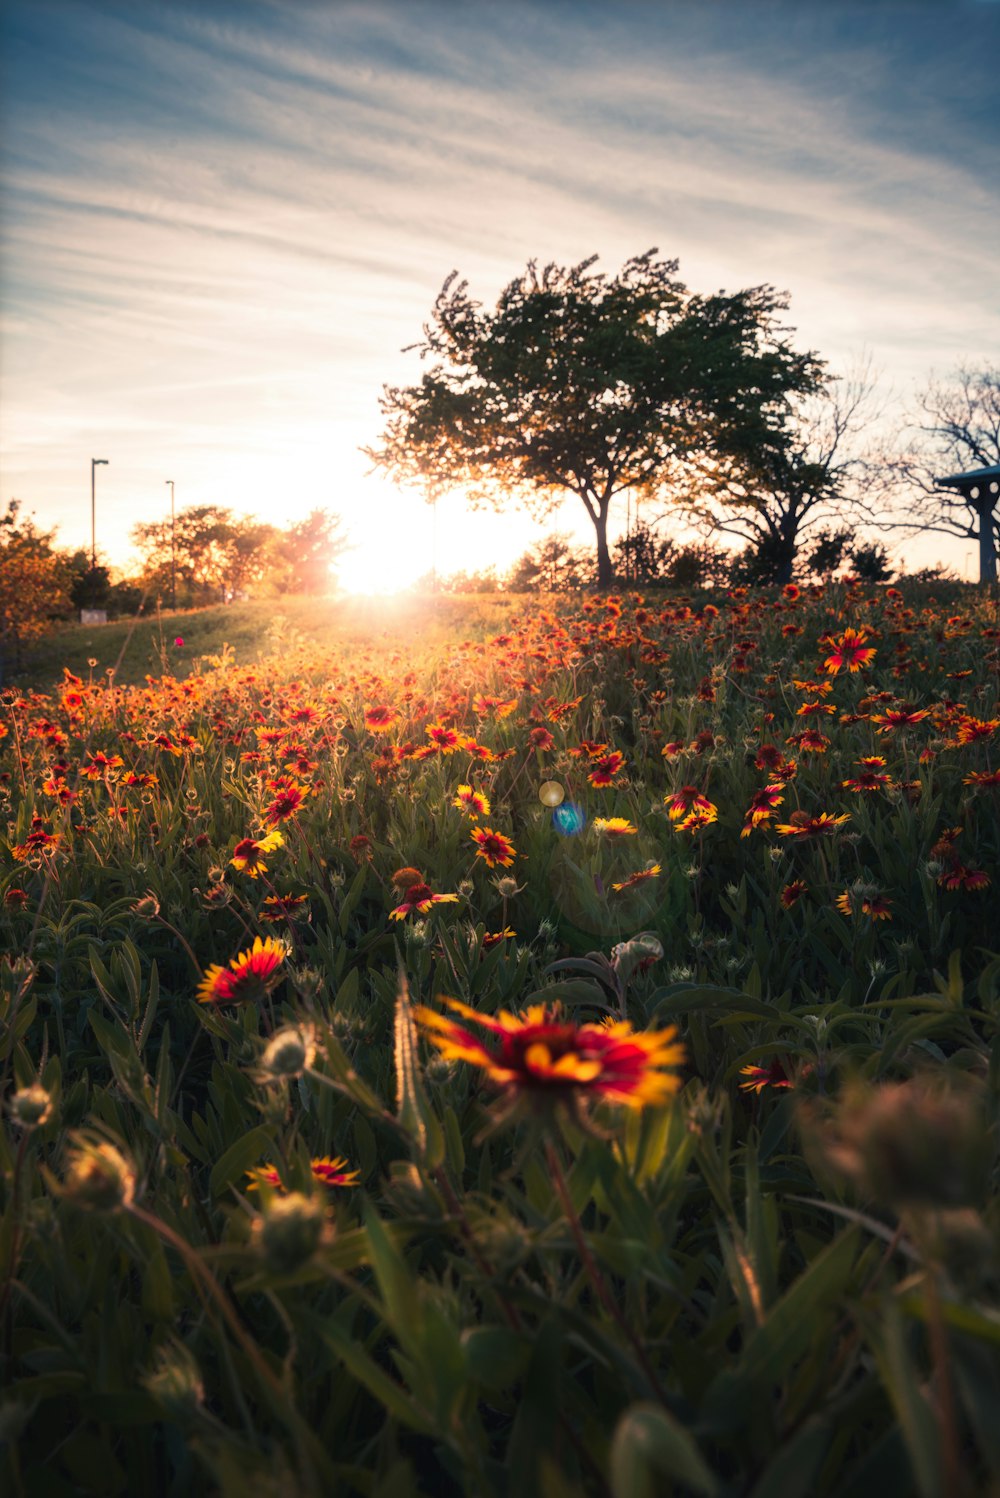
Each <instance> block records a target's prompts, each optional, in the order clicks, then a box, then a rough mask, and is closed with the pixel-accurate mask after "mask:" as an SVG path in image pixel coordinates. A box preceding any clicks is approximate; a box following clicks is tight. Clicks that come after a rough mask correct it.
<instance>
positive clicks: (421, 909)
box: [389, 882, 458, 921]
mask: <svg viewBox="0 0 1000 1498" xmlns="http://www.w3.org/2000/svg"><path fill="white" fill-rule="evenodd" d="M457 900H458V896H457V895H436V894H435V893H434V892H433V890H432V889H431V887H430V885H429V884H424V883H423V882H421V883H419V884H408V885H407V886H406V889H405V890H404V892H403V898H402V900H401V901H400V903H399V904H398V905H397V906H396V907H395V909H393V910H390V912H389V914H390V916H391V917H392V919H393V920H394V921H402V920H404V919H405V918H406V916H408V915H426V914H427V912H428V911H429V910H430V909H431V906H433V905H444V904H452V905H453V904H455V902H456V901H457Z"/></svg>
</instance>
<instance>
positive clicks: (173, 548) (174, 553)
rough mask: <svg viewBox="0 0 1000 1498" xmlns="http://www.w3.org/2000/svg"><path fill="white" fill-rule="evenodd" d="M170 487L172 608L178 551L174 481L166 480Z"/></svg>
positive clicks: (171, 604) (175, 598)
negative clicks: (175, 533) (175, 526)
mask: <svg viewBox="0 0 1000 1498" xmlns="http://www.w3.org/2000/svg"><path fill="white" fill-rule="evenodd" d="M164 482H165V483H167V484H169V485H170V607H171V608H172V609H175V608H176V607H177V549H176V544H175V535H174V481H173V479H165V480H164Z"/></svg>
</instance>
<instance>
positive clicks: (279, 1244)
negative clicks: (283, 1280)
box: [254, 1191, 326, 1274]
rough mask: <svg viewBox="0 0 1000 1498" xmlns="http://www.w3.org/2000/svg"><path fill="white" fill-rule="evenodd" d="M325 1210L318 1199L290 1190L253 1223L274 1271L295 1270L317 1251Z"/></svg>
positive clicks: (281, 1272)
mask: <svg viewBox="0 0 1000 1498" xmlns="http://www.w3.org/2000/svg"><path fill="white" fill-rule="evenodd" d="M325 1220H326V1214H325V1213H324V1211H323V1208H322V1207H321V1206H320V1204H319V1202H318V1201H315V1200H314V1199H313V1198H312V1197H309V1196H303V1195H302V1193H301V1192H300V1191H291V1192H289V1194H288V1195H287V1196H278V1197H275V1199H274V1200H273V1201H272V1202H271V1203H270V1205H269V1206H268V1209H267V1211H266V1213H265V1214H264V1216H263V1217H259V1218H258V1219H257V1221H256V1223H255V1224H254V1232H255V1233H256V1235H257V1237H258V1239H259V1241H260V1246H261V1248H262V1249H263V1252H264V1260H265V1262H266V1264H267V1267H268V1269H269V1270H270V1271H271V1273H272V1274H294V1272H295V1270H296V1269H300V1268H301V1267H302V1265H303V1264H304V1263H305V1262H306V1261H307V1260H308V1259H310V1258H312V1256H313V1254H314V1253H315V1252H316V1249H317V1248H318V1247H319V1245H320V1242H321V1241H322V1238H323V1228H324V1225H325Z"/></svg>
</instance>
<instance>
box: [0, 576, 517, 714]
mask: <svg viewBox="0 0 1000 1498" xmlns="http://www.w3.org/2000/svg"><path fill="white" fill-rule="evenodd" d="M522 601H523V600H521V599H519V598H518V597H517V596H516V595H497V594H488V593H487V594H482V595H475V594H466V595H463V596H461V597H450V596H447V595H443V594H436V595H435V594H413V593H403V594H399V595H397V596H394V597H391V598H356V597H344V598H315V597H283V598H278V599H266V600H260V601H258V602H253V603H235V604H219V605H216V606H215V607H213V608H204V609H178V610H176V611H171V610H169V609H168V610H164V611H162V612H161V611H157V612H155V613H153V614H149V615H143V616H139V617H136V618H134V619H118V620H115V621H113V622H111V623H108V624H97V625H92V624H88V625H80V624H71V625H65V626H62V627H60V628H58V629H56V630H54V631H53V632H52V633H51V634H49V635H46V636H45V637H44V638H43V639H42V640H40V641H39V642H38V644H37V645H36V646H34V647H33V648H32V650H31V652H30V654H29V656H28V658H27V659H26V661H25V664H24V667H23V669H22V670H20V671H12V672H10V680H11V681H13V682H14V683H16V685H17V686H19V687H20V688H21V689H22V690H27V689H28V688H32V687H33V688H35V689H36V690H38V691H48V690H49V689H50V688H51V687H53V686H54V685H55V684H56V683H57V682H58V681H60V680H61V679H62V675H63V668H65V669H66V670H69V671H72V672H73V674H74V675H75V676H80V677H82V678H84V680H87V679H90V678H91V677H96V676H100V675H101V674H102V673H104V672H105V671H107V670H108V669H109V668H111V669H113V670H114V673H115V680H116V681H118V682H119V683H121V684H122V685H126V686H129V685H138V684H140V683H142V682H143V681H144V680H145V678H146V677H147V676H156V677H160V676H165V675H169V676H175V677H177V678H178V679H183V678H184V677H186V676H189V675H190V674H191V673H192V671H194V670H195V669H197V668H198V666H199V661H200V659H201V658H202V657H210V656H220V655H221V654H222V652H223V650H224V648H225V647H226V646H227V645H228V646H229V647H230V648H231V649H232V651H234V653H235V657H236V660H237V661H238V662H239V663H240V664H241V665H249V664H252V663H255V662H256V661H257V660H258V659H259V658H260V657H261V656H263V655H271V654H275V653H278V654H281V653H282V652H284V651H285V650H287V649H288V648H289V647H291V646H294V645H300V644H301V645H307V646H311V647H314V648H315V649H317V650H319V651H321V652H324V651H336V652H338V653H347V654H354V653H356V652H357V651H358V650H359V649H362V648H364V647H366V646H372V645H377V646H379V647H380V648H383V649H385V650H388V651H392V650H412V651H414V652H415V654H416V655H417V656H422V655H423V654H424V652H425V651H426V650H428V649H430V650H434V649H437V648H439V647H441V646H443V645H445V644H446V643H447V642H448V641H449V640H450V639H452V638H454V636H455V635H456V633H458V632H463V633H466V634H468V636H469V637H470V638H475V639H479V638H481V637H482V635H483V633H484V632H485V631H487V630H490V629H492V630H496V629H499V628H501V627H502V625H503V621H504V620H505V619H506V618H507V616H508V614H509V612H510V610H511V609H512V608H513V607H515V606H516V605H517V604H518V603H519V602H522ZM178 637H180V638H181V639H183V641H184V644H183V646H181V647H178V646H175V644H174V640H175V639H176V638H178ZM91 661H95V662H96V665H94V666H93V667H92V666H91V665H90V662H91Z"/></svg>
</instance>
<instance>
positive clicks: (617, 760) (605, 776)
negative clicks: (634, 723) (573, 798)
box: [587, 749, 625, 788]
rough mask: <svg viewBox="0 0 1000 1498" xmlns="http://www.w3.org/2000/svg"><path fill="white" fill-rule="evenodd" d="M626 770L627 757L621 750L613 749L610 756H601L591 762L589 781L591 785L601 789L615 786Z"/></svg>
mask: <svg viewBox="0 0 1000 1498" xmlns="http://www.w3.org/2000/svg"><path fill="white" fill-rule="evenodd" d="M624 768H625V756H624V754H622V752H621V750H620V749H612V751H611V753H610V754H601V755H599V756H598V757H597V758H596V759H594V760H591V763H590V770H589V772H588V774H587V779H588V780H589V781H590V784H591V785H593V786H597V787H598V788H601V787H603V786H609V785H614V783H615V781H616V779H617V778H618V776H619V775H620V774H621V772H622V770H623V769H624Z"/></svg>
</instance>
